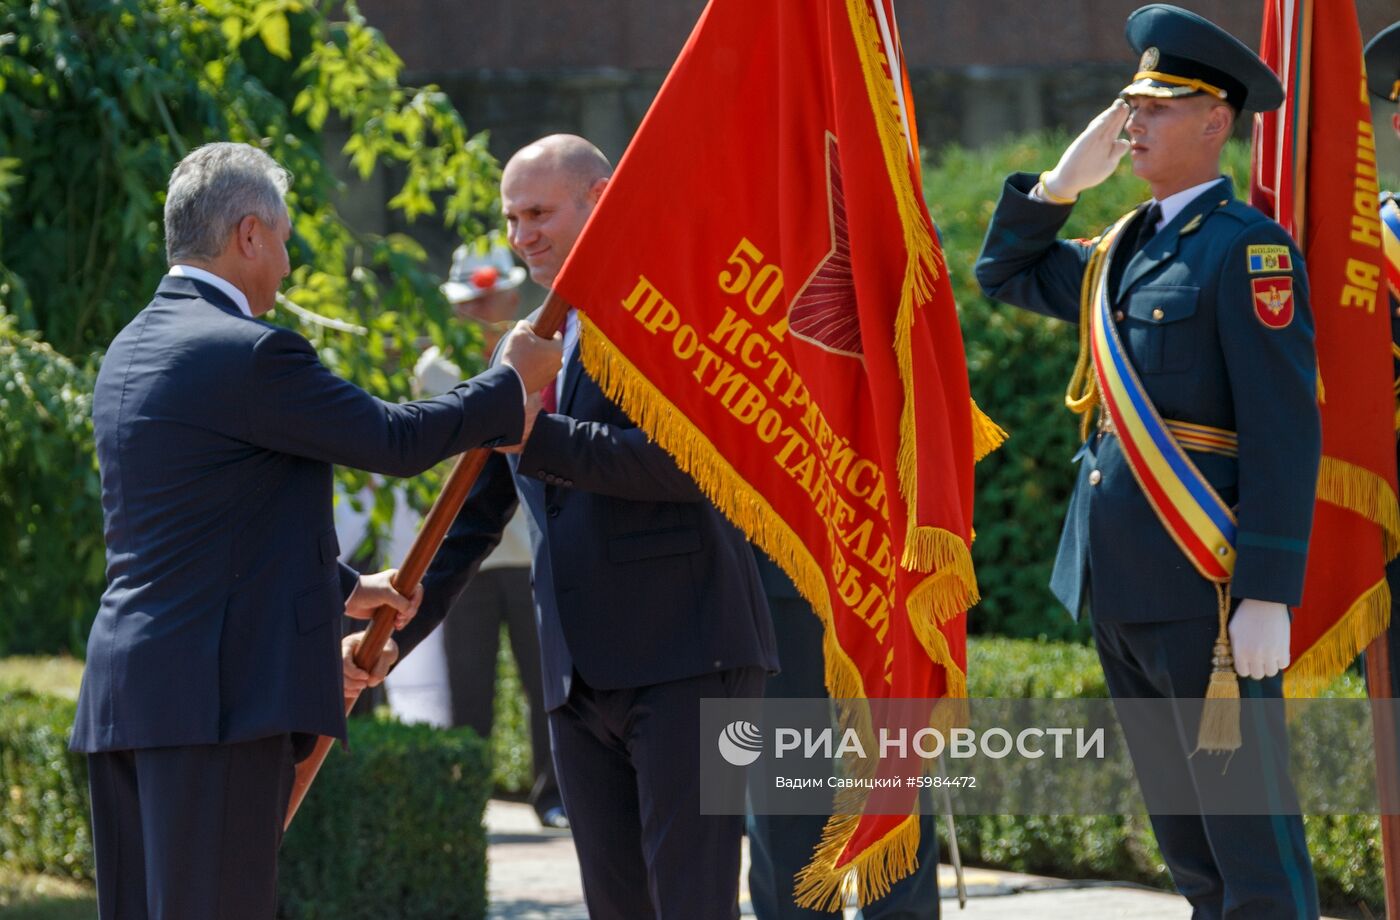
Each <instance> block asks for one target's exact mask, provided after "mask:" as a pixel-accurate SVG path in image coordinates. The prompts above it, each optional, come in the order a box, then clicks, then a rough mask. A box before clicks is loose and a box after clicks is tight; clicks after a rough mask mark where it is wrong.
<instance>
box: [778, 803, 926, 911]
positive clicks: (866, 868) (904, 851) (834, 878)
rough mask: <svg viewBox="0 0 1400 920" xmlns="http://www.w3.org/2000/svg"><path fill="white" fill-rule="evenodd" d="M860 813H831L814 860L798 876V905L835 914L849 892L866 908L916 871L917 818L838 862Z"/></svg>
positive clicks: (905, 820) (794, 892)
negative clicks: (851, 857)
mask: <svg viewBox="0 0 1400 920" xmlns="http://www.w3.org/2000/svg"><path fill="white" fill-rule="evenodd" d="M859 822H860V815H858V814H853V815H844V814H843V815H835V816H833V817H832V819H831V820H830V821H828V822H827V825H826V829H825V830H823V831H822V839H821V842H820V843H819V844H817V848H816V852H815V854H814V856H813V858H812V861H811V862H810V863H809V864H808V865H807V866H806V868H804V869H803V870H802V871H801V872H799V873H798V874H797V883H796V885H795V886H794V888H793V896H794V898H795V900H796V902H797V903H798V904H799V905H801V906H803V907H808V908H810V909H813V910H824V911H832V912H834V911H839V910H841V909H842V908H843V907H845V905H846V901H847V900H848V898H849V897H850V895H851V894H854V895H855V896H856V899H857V902H858V903H860V904H869V903H870V902H871V901H874V900H876V899H878V898H882V897H884V896H885V895H886V894H888V893H889V890H890V886H891V885H893V884H894V883H895V882H897V881H899V880H900V879H902V878H904V877H905V876H906V875H908V874H909V873H911V872H913V871H914V869H915V868H917V867H918V864H919V859H918V855H917V854H918V849H919V815H918V813H917V812H915V813H914V814H912V815H910V816H909V817H908V818H906V819H904V820H903V821H901V822H900V824H899V826H898V827H896V828H895V829H894V830H892V831H890V832H889V833H888V834H886V835H885V836H884V837H882V838H880V840H879V841H878V842H877V843H875V844H874V845H872V846H869V847H867V848H866V849H865V851H864V852H863V853H860V854H859V855H858V856H856V857H855V858H854V859H852V860H851V861H850V862H847V863H844V864H839V863H838V860H840V858H841V856H842V854H843V853H844V852H845V849H846V843H847V842H848V841H849V839H850V837H851V835H852V834H853V833H855V829H856V825H857V824H858V823H859Z"/></svg>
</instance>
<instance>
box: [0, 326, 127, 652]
mask: <svg viewBox="0 0 1400 920" xmlns="http://www.w3.org/2000/svg"><path fill="white" fill-rule="evenodd" d="M14 326H15V321H14V317H7V316H0V483H3V488H0V610H3V611H4V612H3V613H0V654H4V652H5V651H6V650H7V649H8V650H15V651H41V650H42V651H54V650H58V649H73V648H81V647H82V645H83V643H84V642H85V641H86V640H87V625H88V623H89V622H90V621H91V619H92V615H93V613H94V612H95V611H96V598H97V591H98V590H100V586H101V584H102V573H103V566H104V563H105V558H104V551H103V545H102V510H101V505H100V489H99V487H98V481H97V468H96V466H95V465H94V463H93V447H92V419H91V412H92V383H93V374H92V373H91V372H90V371H88V370H86V369H84V368H83V367H81V366H79V365H76V364H74V363H73V362H72V361H70V360H68V359H67V358H65V357H63V355H60V354H59V353H58V352H56V351H55V350H54V349H53V348H51V347H49V346H48V345H46V344H44V343H43V342H41V341H39V340H38V338H37V336H36V335H35V334H34V333H32V332H31V333H23V334H21V333H19V332H17V331H16V330H15V328H14Z"/></svg>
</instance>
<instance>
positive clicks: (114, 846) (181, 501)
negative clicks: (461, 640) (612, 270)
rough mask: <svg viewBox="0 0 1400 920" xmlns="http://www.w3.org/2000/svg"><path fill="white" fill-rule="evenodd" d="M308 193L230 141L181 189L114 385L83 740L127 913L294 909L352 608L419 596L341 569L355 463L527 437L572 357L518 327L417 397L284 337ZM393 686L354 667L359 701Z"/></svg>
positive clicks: (110, 864) (102, 875)
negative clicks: (302, 194) (284, 853)
mask: <svg viewBox="0 0 1400 920" xmlns="http://www.w3.org/2000/svg"><path fill="white" fill-rule="evenodd" d="M288 180H289V176H288V174H287V172H286V171H285V170H284V169H282V167H280V166H279V165H277V163H276V162H274V161H273V160H272V158H271V157H269V156H267V154H265V153H263V152H262V151H260V150H258V149H256V148H254V147H250V146H248V145H246V144H233V143H218V144H209V145H207V146H204V147H200V148H199V149H197V150H195V151H193V152H192V153H190V154H189V155H188V156H186V157H185V158H184V159H183V160H182V161H181V162H180V164H179V165H178V166H176V167H175V171H174V172H173V173H172V174H171V177H170V187H169V190H168V193H167V198H166V204H165V230H166V255H167V259H168V261H169V263H170V271H169V273H168V274H167V275H166V276H165V278H164V279H162V280H161V283H160V286H159V288H158V289H157V291H156V295H155V299H154V300H152V301H151V303H150V304H149V305H148V306H147V307H146V308H145V309H143V310H142V311H141V312H140V313H139V314H137V316H136V317H135V319H133V320H132V321H131V323H130V324H129V325H127V327H126V328H125V329H123V330H122V331H121V332H120V333H119V334H118V335H117V336H116V338H115V339H114V340H113V341H112V345H111V347H110V348H109V349H108V351H107V354H106V357H105V359H104V360H103V363H102V369H101V371H100V373H99V374H98V377H97V386H96V390H95V392H94V394H93V430H94V434H95V436H96V440H97V458H98V466H99V469H100V472H101V476H102V510H103V524H104V535H105V538H106V542H107V589H106V591H105V592H104V593H103V596H102V601H101V604H100V607H99V609H98V613H97V618H96V621H95V622H94V623H93V627H92V634H91V636H90V638H89V640H88V659H87V670H86V673H85V674H84V676H83V686H82V690H81V692H80V694H79V698H78V711H77V718H76V721H75V725H74V730H73V739H72V748H73V750H75V751H80V752H84V753H86V754H87V755H88V767H89V782H90V787H91V792H92V810H93V816H92V817H93V849H94V851H95V855H96V862H97V883H98V908H99V911H100V914H101V916H102V918H103V920H114V918H120V920H130V918H143V920H144V918H180V920H189V918H201V920H208V918H222V917H228V918H239V920H258V918H268V920H270V918H272V917H273V916H274V914H275V912H276V906H277V848H278V846H279V844H280V843H281V837H282V823H283V819H284V816H285V812H286V806H287V796H288V793H289V791H290V789H291V781H292V774H293V767H294V764H295V762H296V760H297V759H298V757H299V756H302V755H304V754H305V753H308V752H309V750H310V747H311V745H312V743H313V742H314V738H315V736H316V735H330V736H334V737H337V738H341V739H343V738H344V737H345V716H344V703H343V698H344V690H343V687H342V674H341V666H340V662H339V656H340V653H341V651H342V647H343V645H348V646H351V647H353V646H356V645H357V644H358V642H359V641H360V639H361V637H362V636H363V633H357V634H356V635H354V636H348V637H346V639H345V640H344V643H342V640H341V638H340V636H339V635H338V630H337V628H336V624H338V623H339V614H340V612H341V611H342V610H344V611H345V612H346V613H348V614H349V615H351V616H354V617H358V618H361V619H364V618H367V617H369V616H370V615H371V614H372V613H373V611H374V610H375V608H376V607H378V606H380V605H382V604H389V605H391V606H393V607H394V608H395V609H397V610H398V611H399V618H398V619H399V625H404V624H405V623H407V622H408V620H409V619H410V618H411V617H412V616H413V615H414V613H415V612H416V609H417V605H418V598H417V597H416V596H415V597H413V598H405V597H401V596H400V595H399V594H398V593H397V592H395V591H394V589H393V588H392V587H391V585H390V577H391V575H392V574H393V573H392V572H381V573H379V574H377V575H367V576H364V577H360V576H359V575H357V574H356V573H355V572H354V571H353V570H351V569H349V568H348V567H345V566H343V565H341V564H339V562H338V561H337V556H338V555H339V547H338V546H337V544H336V537H335V528H334V526H333V523H332V517H331V504H332V499H331V467H332V464H336V463H339V464H344V465H347V466H354V467H359V468H361V469H366V470H372V471H374V472H378V473H383V474H386V475H391V476H413V475H417V474H418V473H420V472H422V471H423V470H425V469H427V468H428V467H430V466H432V465H433V464H435V463H437V462H439V461H440V460H442V459H444V458H446V457H449V456H451V455H453V454H456V453H460V452H461V451H463V450H466V449H468V448H472V447H495V446H498V445H511V444H516V443H519V442H520V441H521V440H522V439H523V437H524V436H525V435H526V434H528V432H529V430H530V428H531V426H532V425H533V422H534V415H535V413H536V412H537V411H538V399H537V398H530V399H527V398H526V394H527V393H536V392H538V391H539V389H540V388H541V387H543V386H544V385H545V384H546V383H547V382H549V381H550V380H552V379H553V378H554V375H555V373H556V372H557V370H558V368H559V366H560V359H561V344H560V342H558V341H548V340H544V339H539V338H536V337H535V336H534V335H532V334H531V333H530V332H529V330H528V327H526V326H524V325H523V324H522V325H521V326H518V327H517V328H516V329H515V330H513V331H512V332H511V334H510V336H509V337H508V338H507V339H506V341H505V343H504V344H503V345H502V358H501V361H500V363H499V365H498V366H497V367H496V368H493V369H492V370H490V371H487V372H486V373H484V374H481V375H479V376H477V377H475V378H473V379H471V380H469V381H466V382H465V383H462V384H459V385H458V386H456V387H454V388H453V389H451V390H450V391H449V392H447V393H445V394H443V395H441V396H438V397H435V398H433V399H427V400H422V401H420V402H413V403H407V404H403V405H397V404H393V403H387V402H383V401H381V400H379V399H376V398H374V397H373V396H371V395H369V394H368V393H366V392H364V391H363V390H361V389H359V388H358V387H356V386H354V385H352V384H350V383H348V382H346V381H344V380H341V379H340V378H338V377H336V376H334V375H333V374H331V372H330V371H329V370H327V369H326V368H325V367H324V366H322V364H321V363H320V361H319V360H317V357H316V353H315V351H313V350H312V348H311V345H310V344H309V343H308V342H307V341H306V339H304V338H302V337H301V336H300V335H298V334H296V333H295V332H291V331H289V330H287V329H283V328H280V327H277V326H273V325H271V324H268V323H265V322H263V321H261V320H260V319H259V318H258V317H260V316H262V315H263V314H264V313H266V312H267V311H268V310H270V309H271V308H272V306H273V304H274V302H275V301H276V297H277V289H278V287H279V286H280V284H281V282H282V279H283V278H285V277H286V276H287V274H288V271H289V269H290V266H289V263H288V258H287V248H286V242H287V239H288V238H289V236H290V233H291V223H290V219H289V216H288V213H287V207H286V205H285V203H284V202H283V194H284V193H285V191H286V189H287V185H288ZM395 656H396V651H395V650H394V649H393V648H388V649H386V655H385V657H384V659H383V661H382V666H381V668H380V669H379V673H376V674H365V673H364V672H360V671H358V669H346V674H345V677H344V682H345V683H346V684H349V685H354V686H355V687H356V688H358V687H359V686H363V685H364V684H365V683H378V682H379V680H381V679H382V677H383V671H385V670H387V669H388V667H389V665H390V664H391V663H392V661H393V659H394V657H395Z"/></svg>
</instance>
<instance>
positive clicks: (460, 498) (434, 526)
mask: <svg viewBox="0 0 1400 920" xmlns="http://www.w3.org/2000/svg"><path fill="white" fill-rule="evenodd" d="M568 313H569V305H568V304H567V303H565V302H564V301H563V300H562V299H560V298H559V297H558V296H557V295H556V294H555V293H554V292H553V291H550V292H549V296H548V297H546V298H545V301H544V307H543V309H542V310H541V311H540V315H539V317H538V318H537V319H536V320H535V322H534V327H533V328H534V332H535V335H538V336H539V337H541V338H546V339H548V338H553V337H554V334H555V333H556V332H558V331H559V330H561V329H563V328H564V319H565V317H566V316H567V315H568ZM490 456H491V450H490V448H485V447H477V448H474V449H472V450H469V451H467V452H466V453H464V454H462V455H461V456H460V457H458V458H457V463H456V465H455V466H454V467H453V468H452V474H451V475H450V476H448V477H447V482H446V484H444V485H443V487H442V492H441V494H439V495H438V497H437V500H436V501H434V502H433V506H432V508H430V509H429V510H428V514H427V516H426V517H425V518H424V519H423V526H422V527H420V528H419V530H418V535H417V536H416V537H414V538H413V545H412V546H411V547H409V550H408V555H407V556H405V557H404V561H403V564H402V565H400V566H399V570H398V573H397V574H396V575H395V576H394V578H393V581H392V584H393V586H394V590H395V591H397V592H399V594H402V595H403V596H405V597H409V596H411V595H412V594H413V592H415V591H417V590H418V583H419V582H420V581H422V580H423V575H424V573H425V572H427V570H428V565H429V564H430V563H431V562H432V561H433V557H434V556H435V555H437V551H438V547H440V546H442V541H443V539H444V538H445V537H446V536H447V530H448V528H449V527H451V526H452V522H453V521H454V520H455V519H456V518H457V512H459V511H461V510H462V505H463V504H465V503H466V500H467V496H468V495H469V494H470V493H471V490H472V486H474V485H475V484H476V480H477V477H478V476H480V475H481V471H482V470H483V469H484V468H485V467H486V461H487V459H489V458H490ZM395 616H396V611H395V610H394V608H393V607H390V606H388V605H387V604H386V605H385V606H383V607H380V608H379V609H378V610H376V611H375V612H374V619H373V622H372V623H371V625H370V627H369V630H368V631H367V632H366V633H365V637H364V639H363V640H361V642H360V647H359V649H357V650H356V652H355V665H356V666H357V667H359V668H360V669H362V670H365V671H373V670H374V666H375V665H376V664H378V663H379V656H380V655H381V654H382V653H383V651H384V643H385V641H386V640H387V639H388V638H389V636H390V635H391V634H392V633H393V631H394V618H395ZM359 698H360V695H359V694H358V693H356V694H355V695H354V696H353V697H349V698H347V699H346V701H345V713H346V715H349V713H350V710H351V708H353V707H354V705H355V701H356V700H358V699H359ZM334 743H335V739H334V738H330V737H327V736H325V735H322V736H321V737H320V738H317V739H316V748H315V749H314V750H313V751H312V752H311V756H309V757H307V758H306V759H305V760H303V761H302V762H301V763H299V764H297V768H296V779H295V781H294V783H293V785H292V794H291V797H290V798H289V799H288V801H287V817H286V819H285V821H284V823H283V828H284V829H285V828H287V827H290V826H291V824H292V818H294V817H296V813H297V809H298V808H299V807H300V806H301V802H302V799H304V798H306V793H307V790H308V789H310V788H311V783H312V781H313V780H315V779H316V774H317V773H318V772H319V771H320V769H321V764H322V763H324V762H325V760H326V755H327V754H328V753H330V749H331V745H332V744H334Z"/></svg>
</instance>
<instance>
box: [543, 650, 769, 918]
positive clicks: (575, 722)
mask: <svg viewBox="0 0 1400 920" xmlns="http://www.w3.org/2000/svg"><path fill="white" fill-rule="evenodd" d="M762 693H763V671H762V669H760V668H734V669H731V670H727V671H718V672H715V673H713V674H703V675H700V676H698V677H690V678H685V679H683V680H674V681H669V682H667V683H664V684H653V685H651V686H647V687H637V688H631V689H623V690H597V689H594V688H592V687H590V686H589V685H588V684H587V683H585V682H584V680H583V678H582V677H580V676H579V675H578V674H577V673H576V674H575V675H574V679H573V686H572V688H571V689H570V691H569V699H568V700H567V701H566V702H565V704H564V705H563V706H561V707H559V708H558V709H555V710H554V711H552V712H550V714H549V728H550V734H551V736H552V740H553V742H554V759H555V762H556V766H557V768H558V773H559V785H560V787H561V790H562V791H563V793H564V808H565V809H566V810H567V811H568V813H569V821H570V823H571V824H572V826H573V835H574V844H575V846H576V848H577V851H578V860H579V868H580V869H581V871H582V875H583V894H584V899H585V900H586V901H587V903H588V915H589V917H590V918H592V920H647V918H656V920H685V918H694V920H723V918H726V917H730V918H737V917H738V916H739V850H740V838H741V836H742V834H743V819H742V818H741V817H740V816H738V815H702V814H700V776H699V769H700V746H699V745H700V700H702V699H706V698H719V699H724V698H730V699H733V698H748V697H757V696H760V695H762Z"/></svg>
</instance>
